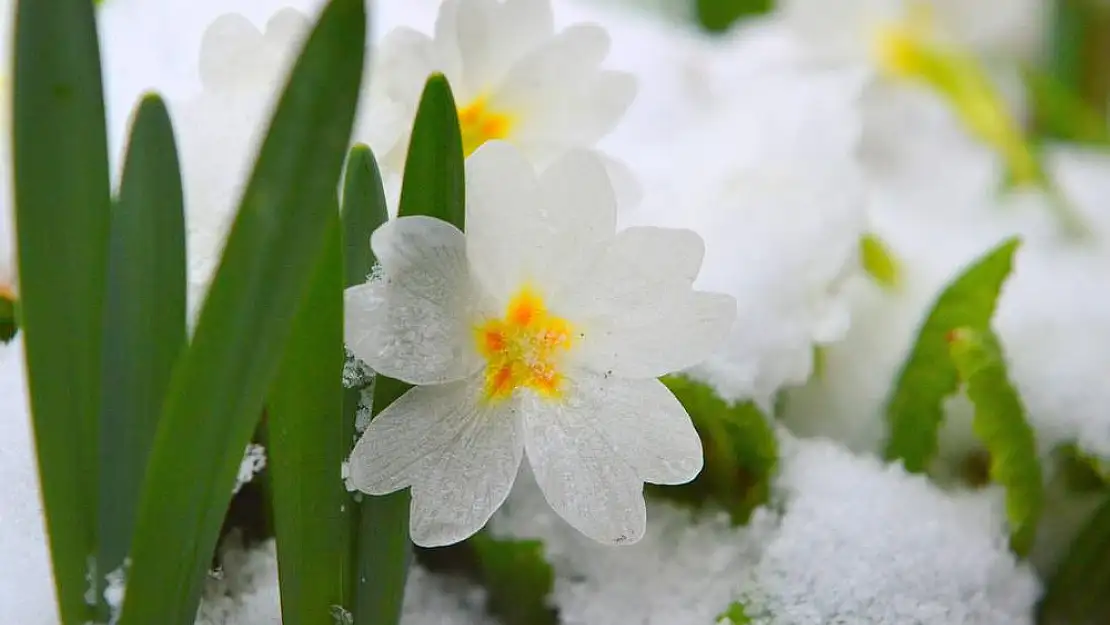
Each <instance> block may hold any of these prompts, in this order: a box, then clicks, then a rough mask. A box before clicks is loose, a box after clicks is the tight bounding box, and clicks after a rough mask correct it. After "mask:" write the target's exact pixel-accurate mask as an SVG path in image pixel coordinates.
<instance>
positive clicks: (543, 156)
mask: <svg viewBox="0 0 1110 625" xmlns="http://www.w3.org/2000/svg"><path fill="white" fill-rule="evenodd" d="M608 48H609V37H608V35H607V34H606V32H605V30H604V29H603V28H601V27H600V26H598V25H595V24H575V25H572V26H570V27H568V28H566V29H565V30H563V31H561V32H559V33H556V32H555V26H554V20H553V17H552V8H551V1H550V0H504V1H499V0H445V1H444V2H443V4H442V5H440V8H439V15H438V17H437V19H436V23H435V27H434V34H433V35H431V36H429V35H427V34H424V33H422V32H419V31H417V30H415V29H413V28H409V27H399V28H396V29H394V30H393V31H392V32H390V33H389V34H387V35H386V36H385V37H384V38H383V40H382V41H381V42H380V44H379V45H378V49H377V50H376V52H375V54H374V61H373V63H374V70H373V80H372V82H371V86H370V100H371V104H370V106H371V108H374V109H376V110H377V111H380V112H381V114H382V117H381V118H380V119H372V120H369V121H368V124H367V125H366V129H367V132H369V133H370V134H371V136H370V138H369V141H370V142H371V143H370V145H371V147H373V148H374V151H375V153H376V154H377V155H378V156H379V158H380V159H381V160H382V162H383V165H384V166H386V167H387V168H390V169H391V170H392V172H393V173H395V174H397V173H400V171H401V169H402V168H403V166H404V157H405V153H406V151H407V149H408V132H409V131H410V130H411V126H412V119H413V116H414V115H415V113H416V109H417V106H418V104H419V100H420V94H421V92H422V90H423V87H424V83H425V81H426V80H427V78H428V76H429V75H430V74H432V73H434V72H442V73H443V74H444V75H445V76H446V77H447V79H448V81H449V82H450V84H451V89H452V91H453V93H454V96H455V100H456V103H457V105H458V115H459V123H460V126H461V130H462V139H463V151H464V152H465V153H466V155H470V154H471V153H473V152H474V151H475V150H476V149H478V147H479V146H480V145H482V144H483V143H485V142H486V141H489V140H493V139H499V140H504V141H508V142H510V143H513V144H514V145H516V146H517V147H519V148H520V149H522V150H523V151H524V152H525V153H526V154H527V155H528V156H529V158H530V160H532V161H533V162H535V163H537V165H543V164H546V163H549V162H551V160H552V159H553V158H555V157H557V156H558V155H559V154H561V153H562V152H565V151H566V150H568V149H571V148H576V147H591V146H592V145H593V144H594V143H595V142H596V141H597V140H598V139H599V138H601V137H602V136H603V135H605V134H606V133H607V132H609V131H610V130H611V129H612V128H613V126H614V125H615V124H616V122H617V121H618V119H620V117H621V115H622V114H623V113H624V111H625V110H626V109H627V108H628V105H629V104H630V103H631V102H632V98H633V96H634V95H635V81H634V80H633V78H632V76H631V75H629V74H626V73H623V72H618V71H611V70H604V69H602V68H601V67H600V65H601V62H602V61H603V60H604V59H605V56H606V54H607V53H608ZM398 111H400V112H401V113H402V114H401V115H400V117H401V121H400V123H399V122H398V119H397V112H398ZM383 125H387V126H389V125H398V126H399V127H400V128H403V129H404V130H403V131H402V132H400V133H399V134H398V133H383V132H381V131H380V130H379V131H378V132H376V133H375V132H371V129H373V128H374V127H376V126H383ZM374 134H377V135H382V136H387V137H388V136H389V135H390V134H394V135H396V136H392V137H390V138H391V140H389V141H380V142H378V143H376V144H375V143H374V139H375V137H374V136H373V135H374ZM355 135H356V138H358V139H360V140H367V139H366V137H365V136H362V133H361V132H360V131H358V130H356V133H355Z"/></svg>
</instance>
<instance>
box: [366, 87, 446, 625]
mask: <svg viewBox="0 0 1110 625" xmlns="http://www.w3.org/2000/svg"><path fill="white" fill-rule="evenodd" d="M463 166H464V161H463V148H462V135H461V133H460V131H459V117H458V111H457V110H456V109H455V98H454V96H453V95H452V94H451V87H450V85H448V84H447V79H446V78H444V77H443V75H442V74H433V75H432V76H431V77H429V78H428V82H427V83H426V84H425V86H424V93H423V94H422V95H421V98H420V106H419V107H418V108H417V112H416V121H415V122H414V125H413V130H412V140H411V141H410V143H409V152H408V155H407V157H406V160H405V177H404V181H403V182H402V185H401V202H400V206H399V207H398V215H400V216H402V217H404V216H408V215H429V216H432V217H438V218H439V219H442V220H444V221H448V222H450V223H452V224H454V225H455V226H457V227H458V228H459V229H460V230H461V229H462V228H463V226H464V219H465V209H466V197H465V180H464V176H463ZM408 389H409V386H408V385H406V384H404V383H403V382H400V381H397V380H393V379H390V378H386V377H383V376H378V377H377V378H376V380H375V384H374V400H373V406H372V413H371V414H373V415H377V414H379V413H381V411H382V410H384V409H385V408H386V406H388V405H389V404H391V403H393V401H395V400H396V399H397V398H398V397H400V396H401V395H403V394H404V393H405V392H406V391H407V390H408ZM359 515H360V519H359V532H358V543H359V544H358V588H357V591H356V593H355V595H356V608H355V614H354V616H355V624H356V625H391V624H396V623H398V622H399V621H400V618H401V603H402V600H403V599H404V589H405V577H406V575H407V573H408V563H409V560H410V559H411V556H412V546H411V544H410V542H409V492H408V491H407V490H404V491H401V492H397V493H392V494H390V495H386V496H384V497H374V496H370V495H366V496H365V497H364V499H363V501H362V505H361V507H360V510H359Z"/></svg>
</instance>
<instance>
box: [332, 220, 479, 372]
mask: <svg viewBox="0 0 1110 625" xmlns="http://www.w3.org/2000/svg"><path fill="white" fill-rule="evenodd" d="M371 246H372V247H373V249H374V254H375V255H376V256H377V258H378V262H379V263H380V264H381V267H382V274H383V275H382V276H381V277H379V278H376V279H372V280H371V281H370V282H368V283H366V284H363V285H359V286H355V287H351V288H349V289H347V291H346V292H345V294H344V300H345V303H344V310H345V315H344V337H345V339H346V342H347V346H348V348H349V349H350V350H351V351H352V352H353V353H354V354H355V355H356V356H358V357H359V358H360V359H362V360H363V361H365V362H366V363H367V364H368V365H370V367H371V368H372V369H374V370H375V371H378V372H380V373H383V374H385V375H387V376H389V377H392V378H396V379H398V380H402V381H404V382H408V383H409V384H439V383H443V382H450V381H454V380H459V379H462V378H464V377H466V376H468V375H470V374H472V373H474V372H475V371H477V370H478V369H479V368H480V367H481V364H482V363H481V357H480V355H479V354H478V352H477V350H476V349H475V345H474V339H473V336H472V329H471V328H470V326H469V320H470V319H472V318H473V312H474V306H475V305H476V304H477V299H476V293H475V291H474V289H473V288H472V286H471V280H470V276H469V273H468V271H467V265H466V243H465V237H464V236H463V234H462V232H460V231H459V230H458V229H457V228H455V227H454V226H452V225H451V224H448V223H446V222H444V221H440V220H438V219H434V218H431V217H402V218H400V219H394V220H392V221H390V222H388V223H386V224H385V225H383V226H382V227H380V228H378V229H377V230H376V231H375V232H374V234H373V236H372V237H371Z"/></svg>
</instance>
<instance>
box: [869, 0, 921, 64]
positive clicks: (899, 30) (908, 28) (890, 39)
mask: <svg viewBox="0 0 1110 625" xmlns="http://www.w3.org/2000/svg"><path fill="white" fill-rule="evenodd" d="M934 32H935V29H934V25H933V12H932V9H931V7H929V5H927V4H924V3H921V2H916V3H913V4H911V5H910V6H909V8H908V9H907V10H906V15H905V16H904V17H903V19H902V20H901V21H896V22H889V23H885V24H882V25H881V26H879V27H878V28H877V29H876V30H875V34H874V36H873V39H872V42H871V44H872V50H873V54H874V55H875V60H876V61H877V62H878V65H879V67H880V68H882V70H883V71H884V72H886V73H887V74H888V75H891V76H897V77H901V78H909V77H923V76H925V75H928V74H929V72H930V68H929V60H930V56H931V55H930V40H931V39H932V38H933V35H934Z"/></svg>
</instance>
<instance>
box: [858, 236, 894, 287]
mask: <svg viewBox="0 0 1110 625" xmlns="http://www.w3.org/2000/svg"><path fill="white" fill-rule="evenodd" d="M859 254H860V263H861V264H862V265H863V270H864V271H866V272H867V275H869V276H871V279H873V280H874V281H875V282H876V283H878V284H879V285H880V286H882V287H884V288H887V289H893V288H895V287H897V286H898V283H899V281H900V280H901V267H900V266H899V263H898V260H897V259H896V258H895V256H894V253H893V252H891V251H890V248H889V247H888V246H887V245H886V243H884V242H883V240H882V239H880V238H879V236H878V235H875V234H870V233H868V234H865V235H863V236H862V237H860V241H859Z"/></svg>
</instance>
